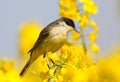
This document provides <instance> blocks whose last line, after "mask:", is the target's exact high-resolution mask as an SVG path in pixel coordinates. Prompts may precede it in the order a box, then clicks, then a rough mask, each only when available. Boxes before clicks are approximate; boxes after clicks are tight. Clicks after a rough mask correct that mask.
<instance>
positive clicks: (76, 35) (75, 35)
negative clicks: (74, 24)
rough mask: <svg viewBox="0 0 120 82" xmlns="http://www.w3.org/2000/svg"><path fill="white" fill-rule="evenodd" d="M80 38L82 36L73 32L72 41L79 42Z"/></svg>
mask: <svg viewBox="0 0 120 82" xmlns="http://www.w3.org/2000/svg"><path fill="white" fill-rule="evenodd" d="M79 38H80V34H79V33H77V32H73V34H72V39H73V40H78V39H79Z"/></svg>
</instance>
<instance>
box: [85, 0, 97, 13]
mask: <svg viewBox="0 0 120 82" xmlns="http://www.w3.org/2000/svg"><path fill="white" fill-rule="evenodd" d="M83 9H84V10H85V11H86V12H88V13H89V14H96V13H97V12H98V8H97V6H96V4H95V3H94V2H93V1H92V0H88V1H87V2H85V3H84V6H83Z"/></svg>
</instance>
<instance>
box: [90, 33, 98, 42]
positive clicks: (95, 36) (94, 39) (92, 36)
mask: <svg viewBox="0 0 120 82" xmlns="http://www.w3.org/2000/svg"><path fill="white" fill-rule="evenodd" d="M89 39H90V41H92V42H95V41H96V40H97V34H96V32H89Z"/></svg>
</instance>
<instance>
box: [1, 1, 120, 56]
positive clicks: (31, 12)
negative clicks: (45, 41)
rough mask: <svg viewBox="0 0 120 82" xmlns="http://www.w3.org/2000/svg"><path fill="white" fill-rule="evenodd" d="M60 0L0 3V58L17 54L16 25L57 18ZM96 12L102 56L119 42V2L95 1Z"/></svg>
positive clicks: (45, 22)
mask: <svg viewBox="0 0 120 82" xmlns="http://www.w3.org/2000/svg"><path fill="white" fill-rule="evenodd" d="M58 2H59V0H0V58H1V57H6V58H14V57H15V55H17V47H18V46H17V36H18V29H19V25H20V24H21V23H23V22H27V21H29V20H32V19H36V20H38V22H39V23H40V24H41V25H42V26H46V25H47V24H49V23H50V22H51V21H53V20H55V19H57V18H58V17H59V5H58ZM95 2H96V4H97V5H98V8H99V13H98V14H97V15H95V16H94V19H95V20H96V22H97V23H98V25H99V29H100V32H99V39H98V42H97V43H98V45H99V46H100V49H101V53H104V52H106V51H107V50H108V49H109V47H110V46H111V45H113V44H115V43H117V42H119V41H120V6H119V5H120V4H119V3H120V1H119V0H95Z"/></svg>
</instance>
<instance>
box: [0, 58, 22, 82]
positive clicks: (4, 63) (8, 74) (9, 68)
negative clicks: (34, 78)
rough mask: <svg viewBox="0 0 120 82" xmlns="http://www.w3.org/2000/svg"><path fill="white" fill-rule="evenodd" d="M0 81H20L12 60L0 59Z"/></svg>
mask: <svg viewBox="0 0 120 82" xmlns="http://www.w3.org/2000/svg"><path fill="white" fill-rule="evenodd" d="M0 82H22V80H21V79H20V77H19V74H18V71H17V70H16V69H15V68H14V62H13V60H12V61H11V60H10V61H8V60H6V59H0Z"/></svg>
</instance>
